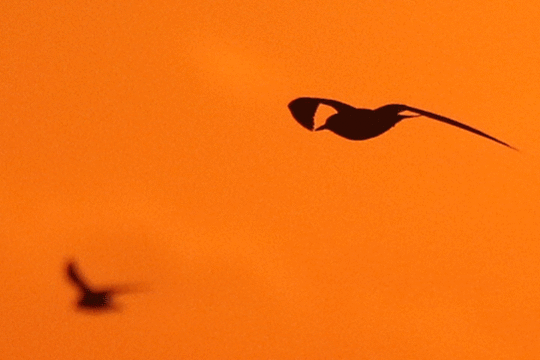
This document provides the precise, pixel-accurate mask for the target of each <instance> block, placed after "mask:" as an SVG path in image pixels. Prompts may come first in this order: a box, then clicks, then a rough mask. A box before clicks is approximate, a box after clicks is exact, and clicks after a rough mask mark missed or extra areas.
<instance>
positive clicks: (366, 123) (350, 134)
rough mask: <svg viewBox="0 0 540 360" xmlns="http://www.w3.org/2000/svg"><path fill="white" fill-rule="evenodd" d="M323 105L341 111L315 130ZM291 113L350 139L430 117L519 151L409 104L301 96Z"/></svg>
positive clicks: (303, 122)
mask: <svg viewBox="0 0 540 360" xmlns="http://www.w3.org/2000/svg"><path fill="white" fill-rule="evenodd" d="M320 104H323V105H328V106H331V107H332V108H334V109H335V110H336V111H337V113H336V114H334V115H332V116H330V117H328V119H326V123H325V124H323V125H322V126H319V127H318V128H316V129H314V127H315V120H314V116H315V112H316V111H317V108H318V107H319V105H320ZM289 110H290V111H291V114H292V116H293V117H294V119H295V120H296V121H298V123H300V125H302V126H303V127H305V128H306V129H308V130H311V131H313V130H315V131H319V130H324V129H327V130H330V131H332V132H334V133H336V134H338V135H340V136H342V137H344V138H346V139H349V140H366V139H370V138H373V137H375V136H378V135H381V134H382V133H384V132H386V131H388V130H390V129H391V128H392V127H393V126H394V125H396V124H397V123H398V122H400V121H401V120H403V119H407V118H412V117H419V116H426V117H428V118H431V119H434V120H439V121H442V122H444V123H446V124H450V125H453V126H456V127H458V128H461V129H463V130H467V131H470V132H472V133H474V134H476V135H480V136H483V137H485V138H488V139H490V140H493V141H496V142H498V143H499V144H502V145H504V146H507V147H509V148H511V149H514V150H517V149H516V148H514V147H512V146H510V145H508V144H507V143H505V142H503V141H501V140H498V139H496V138H494V137H492V136H490V135H488V134H486V133H483V132H482V131H480V130H476V129H474V128H472V127H470V126H468V125H465V124H462V123H460V122H457V121H455V120H452V119H449V118H447V117H444V116H441V115H437V114H434V113H431V112H429V111H425V110H421V109H417V108H413V107H411V106H407V105H399V104H390V105H384V106H381V107H380V108H377V109H375V110H371V109H357V108H355V107H352V106H350V105H347V104H344V103H342V102H339V101H336V100H330V99H320V98H309V97H301V98H298V99H295V100H293V101H291V102H290V103H289ZM404 111H409V112H412V113H416V115H403V114H401V113H402V112H404Z"/></svg>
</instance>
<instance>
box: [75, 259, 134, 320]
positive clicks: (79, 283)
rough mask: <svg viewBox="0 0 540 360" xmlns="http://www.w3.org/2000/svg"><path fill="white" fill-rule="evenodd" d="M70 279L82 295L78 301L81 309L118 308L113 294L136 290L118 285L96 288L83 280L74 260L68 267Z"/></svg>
mask: <svg viewBox="0 0 540 360" xmlns="http://www.w3.org/2000/svg"><path fill="white" fill-rule="evenodd" d="M66 271H67V276H68V279H69V280H70V281H71V282H72V283H73V285H75V286H76V287H77V288H78V289H79V291H80V297H79V300H78V302H77V307H78V308H79V309H87V310H110V309H118V306H117V305H116V304H115V303H113V302H112V296H113V295H115V294H121V293H128V292H134V289H132V288H131V287H129V286H126V285H123V286H116V287H112V288H107V289H100V290H95V289H93V288H91V287H90V286H89V285H88V283H87V282H86V281H85V280H83V278H82V277H81V275H80V274H79V271H78V269H77V267H76V265H75V263H74V262H73V261H70V262H69V263H68V265H67V268H66Z"/></svg>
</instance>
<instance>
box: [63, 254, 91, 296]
mask: <svg viewBox="0 0 540 360" xmlns="http://www.w3.org/2000/svg"><path fill="white" fill-rule="evenodd" d="M67 275H68V278H69V279H70V280H71V281H72V282H73V283H74V284H75V285H76V286H78V287H79V288H81V290H83V291H90V287H88V285H87V284H86V282H85V281H84V280H83V279H82V278H81V276H80V275H79V273H78V271H77V268H76V266H75V263H74V262H73V261H71V262H69V264H68V266H67Z"/></svg>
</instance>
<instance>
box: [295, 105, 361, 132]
mask: <svg viewBox="0 0 540 360" xmlns="http://www.w3.org/2000/svg"><path fill="white" fill-rule="evenodd" d="M320 104H324V105H328V106H331V107H333V108H334V109H335V110H336V111H337V112H344V111H350V110H356V108H354V107H352V106H350V105H347V104H344V103H342V102H339V101H336V100H330V99H321V98H310V97H301V98H298V99H295V100H293V101H291V102H290V103H289V110H290V111H291V114H292V116H293V117H294V119H295V120H296V121H298V123H299V124H300V125H302V126H303V127H305V128H306V129H308V130H311V131H313V129H314V127H315V120H314V116H315V112H316V111H317V108H318V107H319V105H320Z"/></svg>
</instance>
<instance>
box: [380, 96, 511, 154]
mask: <svg viewBox="0 0 540 360" xmlns="http://www.w3.org/2000/svg"><path fill="white" fill-rule="evenodd" d="M383 108H388V109H392V108H393V109H395V110H396V112H402V111H411V112H415V113H417V114H420V115H423V116H426V117H428V118H430V119H434V120H439V121H442V122H443V123H446V124H449V125H453V126H456V127H458V128H460V129H463V130H467V131H470V132H472V133H474V134H476V135H480V136H483V137H485V138H487V139H490V140H493V141H495V142H498V143H499V144H501V145H504V146H507V147H509V148H510V149H514V150H517V149H516V148H515V147H513V146H511V145H508V144H507V143H505V142H504V141H501V140H499V139H497V138H494V137H493V136H491V135H488V134H486V133H484V132H482V131H480V130H477V129H475V128H473V127H470V126H468V125H465V124H462V123H460V122H458V121H455V120H452V119H449V118H447V117H445V116H441V115H437V114H434V113H432V112H429V111H425V110H421V109H417V108H414V107H411V106H407V105H398V104H391V105H386V106H383Z"/></svg>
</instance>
